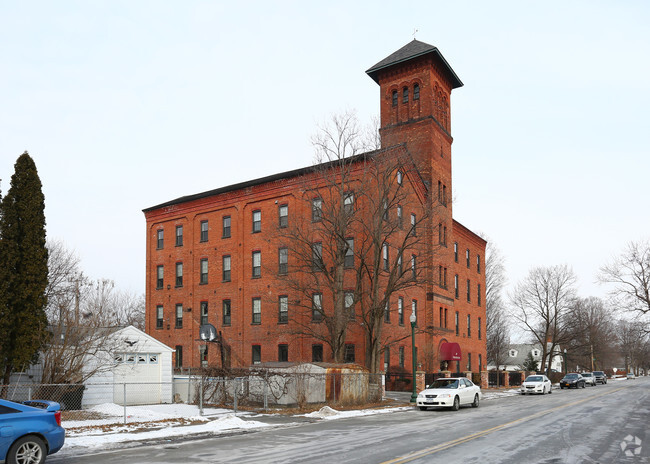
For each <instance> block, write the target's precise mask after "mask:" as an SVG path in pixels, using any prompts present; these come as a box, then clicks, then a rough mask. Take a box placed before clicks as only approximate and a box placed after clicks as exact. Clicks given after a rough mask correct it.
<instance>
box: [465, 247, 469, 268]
mask: <svg viewBox="0 0 650 464" xmlns="http://www.w3.org/2000/svg"><path fill="white" fill-rule="evenodd" d="M465 259H466V260H467V269H469V248H468V249H467V250H466V251H465Z"/></svg>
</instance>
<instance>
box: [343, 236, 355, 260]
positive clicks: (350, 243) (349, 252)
mask: <svg viewBox="0 0 650 464" xmlns="http://www.w3.org/2000/svg"><path fill="white" fill-rule="evenodd" d="M345 242H346V244H347V248H346V249H345V261H344V263H343V264H344V266H345V267H354V239H353V238H347V239H345Z"/></svg>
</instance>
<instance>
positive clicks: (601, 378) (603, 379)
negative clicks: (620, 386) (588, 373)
mask: <svg viewBox="0 0 650 464" xmlns="http://www.w3.org/2000/svg"><path fill="white" fill-rule="evenodd" d="M593 374H594V377H595V378H596V383H602V384H603V385H605V384H606V383H607V376H606V375H605V373H604V372H603V371H594V372H593Z"/></svg>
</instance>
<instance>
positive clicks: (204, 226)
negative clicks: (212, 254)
mask: <svg viewBox="0 0 650 464" xmlns="http://www.w3.org/2000/svg"><path fill="white" fill-rule="evenodd" d="M200 241H201V242H207V241H208V221H201V239H200Z"/></svg>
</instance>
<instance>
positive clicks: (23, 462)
mask: <svg viewBox="0 0 650 464" xmlns="http://www.w3.org/2000/svg"><path fill="white" fill-rule="evenodd" d="M46 455H47V451H46V448H45V443H44V442H43V440H41V439H40V438H38V437H37V436H35V435H27V436H25V437H22V438H21V439H19V440H17V441H16V443H14V444H13V445H11V448H9V452H8V453H7V464H42V463H44V462H45V456H46Z"/></svg>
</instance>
